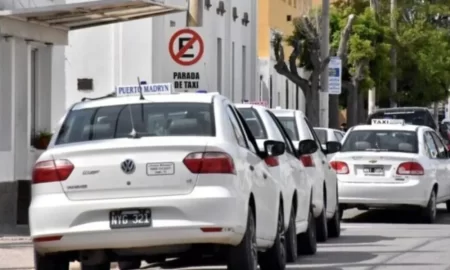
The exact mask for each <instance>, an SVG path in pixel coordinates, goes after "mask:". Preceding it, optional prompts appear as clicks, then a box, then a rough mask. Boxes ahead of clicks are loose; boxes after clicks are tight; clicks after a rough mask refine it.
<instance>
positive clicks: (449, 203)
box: [445, 201, 450, 213]
mask: <svg viewBox="0 0 450 270" xmlns="http://www.w3.org/2000/svg"><path fill="white" fill-rule="evenodd" d="M445 204H446V206H447V212H449V213H450V201H446V202H445Z"/></svg>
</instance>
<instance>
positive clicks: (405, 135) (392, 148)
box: [341, 130, 418, 153]
mask: <svg viewBox="0 0 450 270" xmlns="http://www.w3.org/2000/svg"><path fill="white" fill-rule="evenodd" d="M360 151H375V152H403V153H418V143H417V133H416V132H413V131H403V130H355V131H351V132H350V134H348V136H347V138H346V139H345V141H344V143H343V145H342V149H341V152H360Z"/></svg>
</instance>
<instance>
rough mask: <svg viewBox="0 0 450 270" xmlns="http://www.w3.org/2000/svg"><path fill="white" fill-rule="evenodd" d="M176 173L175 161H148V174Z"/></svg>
mask: <svg viewBox="0 0 450 270" xmlns="http://www.w3.org/2000/svg"><path fill="white" fill-rule="evenodd" d="M172 174H175V164H174V163H173V162H162V163H147V175H149V176H158V175H172Z"/></svg>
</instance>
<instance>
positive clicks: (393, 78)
mask: <svg viewBox="0 0 450 270" xmlns="http://www.w3.org/2000/svg"><path fill="white" fill-rule="evenodd" d="M396 11H397V0H391V28H392V32H393V33H394V35H395V34H397V18H396V17H397V16H396ZM391 65H392V73H391V95H390V105H391V107H397V103H396V102H395V99H394V96H395V94H396V93H397V50H396V48H395V45H392V48H391Z"/></svg>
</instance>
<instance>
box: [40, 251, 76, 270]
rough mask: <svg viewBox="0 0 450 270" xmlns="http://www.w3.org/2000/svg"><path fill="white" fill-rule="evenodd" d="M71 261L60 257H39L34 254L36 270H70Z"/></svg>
mask: <svg viewBox="0 0 450 270" xmlns="http://www.w3.org/2000/svg"><path fill="white" fill-rule="evenodd" d="M69 263H70V262H69V260H68V259H66V258H64V257H62V256H58V255H47V256H43V255H39V254H38V253H37V252H34V269H35V270H68V269H69Z"/></svg>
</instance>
